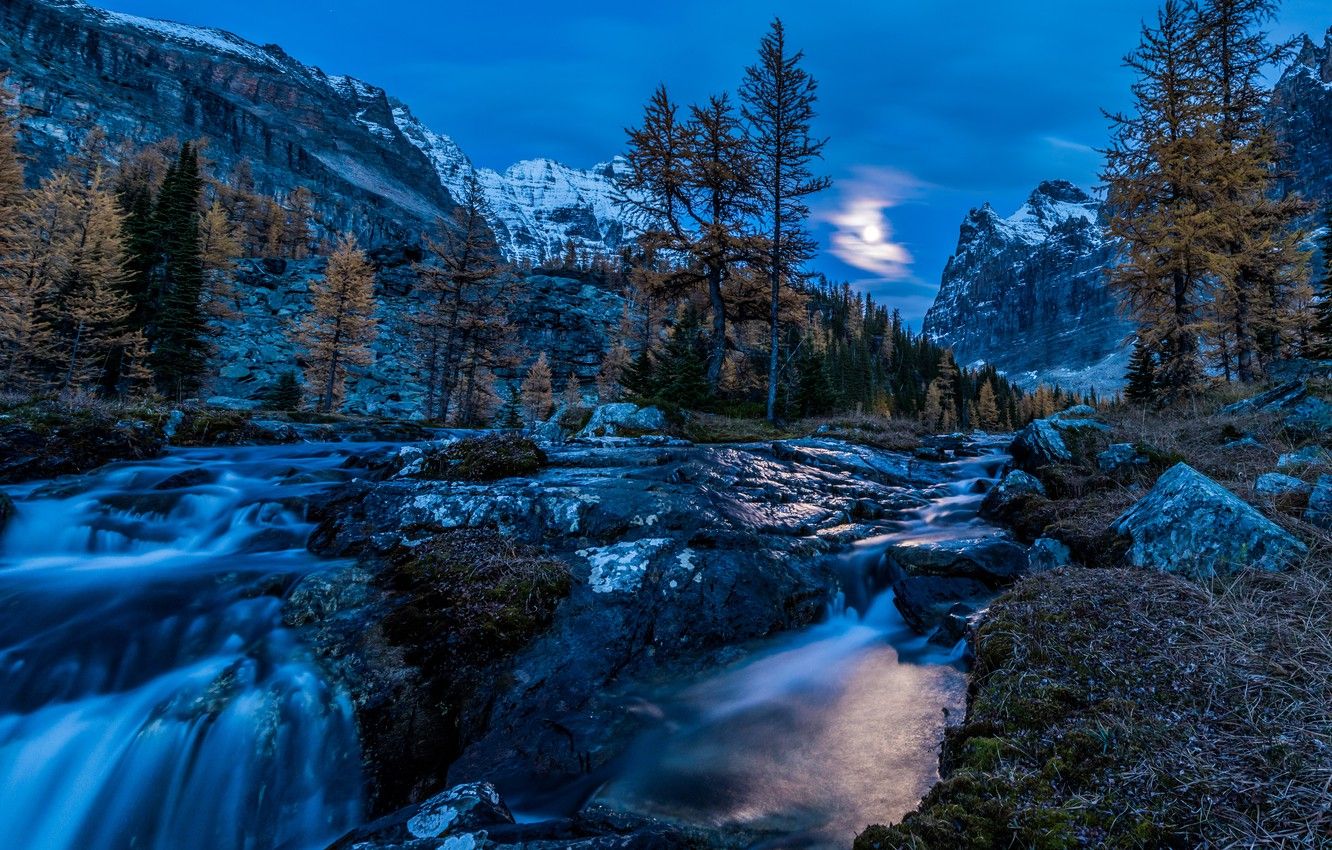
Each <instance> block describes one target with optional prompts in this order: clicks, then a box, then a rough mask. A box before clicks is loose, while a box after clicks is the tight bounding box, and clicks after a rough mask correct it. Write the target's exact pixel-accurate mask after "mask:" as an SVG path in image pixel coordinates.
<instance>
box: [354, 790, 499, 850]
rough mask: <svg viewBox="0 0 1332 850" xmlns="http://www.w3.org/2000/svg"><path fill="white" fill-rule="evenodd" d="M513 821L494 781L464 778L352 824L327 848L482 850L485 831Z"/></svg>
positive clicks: (485, 838) (361, 849) (486, 844)
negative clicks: (390, 811) (460, 782)
mask: <svg viewBox="0 0 1332 850" xmlns="http://www.w3.org/2000/svg"><path fill="white" fill-rule="evenodd" d="M513 823H514V818H513V813H512V812H510V811H509V807H508V806H507V805H505V804H504V801H503V800H502V799H500V795H499V792H498V791H496V790H495V786H493V785H491V784H490V783H488V782H470V783H466V784H463V785H457V786H455V787H453V788H450V789H449V790H447V791H444V792H443V793H440V794H436V795H435V796H434V797H431V798H430V799H429V800H426V801H425V802H423V803H420V804H418V805H415V806H410V807H408V808H406V809H403V810H401V811H398V812H395V813H393V814H391V815H388V816H386V817H384V818H381V819H379V820H377V821H374V822H373V823H369V824H366V825H365V826H362V827H358V828H357V829H354V830H352V831H351V832H350V833H348V834H347V835H345V836H343V837H342V839H341V840H339V841H338V842H336V843H335V844H334V845H333V846H332V847H331V848H330V849H329V850H482V848H485V847H489V846H493V845H492V844H491V842H489V840H488V835H487V830H493V829H497V828H499V829H503V828H505V827H508V826H511V825H512V824H513Z"/></svg>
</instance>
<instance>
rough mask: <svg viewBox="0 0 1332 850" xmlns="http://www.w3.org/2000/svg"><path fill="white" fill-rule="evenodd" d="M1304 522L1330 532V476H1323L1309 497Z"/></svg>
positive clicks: (1331, 523)
mask: <svg viewBox="0 0 1332 850" xmlns="http://www.w3.org/2000/svg"><path fill="white" fill-rule="evenodd" d="M1304 518H1305V520H1306V521H1308V522H1311V523H1313V524H1314V525H1316V526H1318V527H1319V528H1322V529H1326V530H1332V475H1323V476H1320V477H1319V479H1318V483H1317V484H1315V485H1314V489H1313V493H1312V494H1310V496H1309V507H1307V508H1305V510H1304Z"/></svg>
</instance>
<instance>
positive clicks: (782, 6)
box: [93, 0, 1332, 322]
mask: <svg viewBox="0 0 1332 850" xmlns="http://www.w3.org/2000/svg"><path fill="white" fill-rule="evenodd" d="M93 2H94V3H95V4H96V5H100V6H104V7H106V8H110V9H114V10H117V11H122V12H130V13H132V14H137V15H145V16H150V17H160V18H169V19H173V20H178V21H183V22H185V23H190V24H198V25H205V26H212V27H219V28H222V29H226V30H231V31H232V32H235V33H237V34H239V35H242V36H244V37H246V38H248V39H250V40H252V41H256V42H260V43H270V42H271V43H276V44H280V45H282V46H283V47H284V48H285V49H286V50H287V51H288V52H289V53H290V54H291V55H293V56H295V57H296V58H298V59H300V60H302V61H304V62H307V63H309V64H313V65H318V66H319V67H321V68H323V69H324V70H325V71H328V72H329V73H341V74H350V75H352V76H355V77H359V78H361V79H364V80H366V81H367V82H371V83H374V84H376V85H379V86H382V87H384V88H385V89H387V90H388V91H390V92H392V93H393V94H395V95H397V96H398V97H400V98H401V99H403V100H404V101H406V102H407V103H409V104H410V105H411V107H412V110H413V111H414V112H415V113H416V114H417V115H418V116H419V117H420V118H421V119H422V120H424V121H425V122H426V123H427V124H428V125H429V126H431V127H432V128H433V129H435V130H436V131H438V132H441V133H445V134H447V135H450V136H452V137H453V138H454V139H455V140H456V141H457V142H458V143H459V144H460V145H461V146H462V148H463V150H465V151H466V152H467V153H468V155H469V156H470V157H471V158H472V160H473V161H474V162H475V163H476V164H478V165H481V166H489V167H492V168H497V169H502V168H504V167H505V166H507V165H508V164H510V163H511V162H514V161H516V160H519V159H524V158H529V157H538V156H546V157H552V158H554V159H558V160H561V161H564V162H567V163H569V164H570V165H578V166H589V165H592V164H593V163H595V162H599V161H602V160H605V159H608V158H609V157H610V156H611V155H613V154H615V153H617V152H618V151H619V150H620V149H621V147H622V145H623V139H624V134H623V128H624V127H626V126H629V125H631V124H633V123H636V121H637V120H638V117H639V114H640V110H641V106H642V103H643V101H644V100H645V99H646V98H647V96H648V95H649V94H650V93H651V91H652V89H653V88H654V87H655V86H656V85H657V84H658V83H661V82H664V83H666V84H667V86H668V87H669V88H670V89H671V91H672V94H673V96H674V97H675V98H676V99H677V100H681V101H685V102H689V101H693V100H698V99H701V98H703V97H705V96H706V95H707V94H709V93H711V92H714V91H717V90H721V89H730V90H733V89H734V88H735V87H736V85H737V83H738V82H739V80H740V76H741V72H742V70H743V68H744V66H745V65H747V64H749V63H750V61H751V57H752V55H753V51H754V48H755V46H756V45H757V43H758V40H759V38H760V37H761V36H762V34H763V32H764V31H765V29H766V27H767V25H768V21H769V20H770V19H771V17H772V16H773V15H779V16H780V17H781V18H782V19H783V21H784V22H785V23H786V25H787V30H788V36H789V38H790V40H791V42H792V43H793V44H794V45H796V46H799V47H802V48H803V49H804V50H805V52H806V57H807V67H808V68H809V69H810V71H811V72H812V73H813V74H814V75H815V76H816V77H817V78H818V80H819V82H820V109H819V112H820V116H819V119H818V123H817V130H818V132H819V133H820V134H821V135H825V136H828V137H829V139H830V141H829V143H828V147H827V149H826V162H825V163H824V165H825V172H826V173H827V174H830V175H831V176H832V177H833V178H834V180H835V181H836V185H835V186H834V188H833V189H832V190H831V191H829V192H828V193H827V196H826V197H824V198H822V199H820V201H819V202H818V204H817V205H816V206H817V211H816V212H817V217H818V221H817V222H816V230H817V232H818V234H819V236H820V238H821V239H823V240H824V243H825V244H826V245H828V246H829V249H828V250H826V251H825V252H824V256H822V257H821V258H820V259H819V261H818V267H819V268H820V269H821V270H823V271H825V272H826V273H828V274H829V275H830V276H832V277H834V278H836V279H839V280H849V281H852V282H855V283H856V284H858V285H860V286H861V287H863V288H865V289H868V290H870V291H872V292H873V293H874V294H875V295H876V296H877V297H879V298H881V299H883V300H885V301H887V302H888V303H890V304H893V305H896V306H900V307H901V309H902V311H903V313H904V314H905V315H906V316H908V317H909V318H910V319H911V320H912V321H913V322H918V321H919V318H920V316H921V315H922V314H923V312H924V310H925V308H926V307H927V306H928V304H929V302H930V300H931V299H932V297H933V292H934V290H935V288H936V287H937V285H938V281H939V276H940V273H941V272H942V270H943V266H944V263H945V262H946V261H947V259H948V256H949V255H950V254H951V252H952V250H953V248H954V247H955V245H956V241H957V227H958V224H959V223H960V222H961V220H962V217H963V216H964V215H965V214H966V212H967V210H968V209H970V208H971V207H975V206H979V205H980V204H981V203H983V202H985V201H989V202H990V203H991V204H993V205H994V206H995V208H996V209H998V210H999V211H1000V212H1001V213H1002V214H1004V215H1007V214H1008V213H1010V212H1012V211H1013V210H1015V209H1017V207H1018V206H1020V205H1021V203H1022V202H1023V200H1025V198H1026V196H1027V195H1028V194H1029V193H1030V191H1031V189H1032V188H1034V187H1035V185H1036V184H1037V183H1039V182H1040V181H1041V180H1043V179H1050V178H1063V179H1068V180H1072V181H1074V182H1076V183H1078V184H1079V185H1082V186H1084V187H1088V188H1090V187H1092V186H1093V185H1094V184H1095V182H1096V174H1097V172H1098V169H1099V165H1100V157H1099V155H1098V154H1097V153H1096V151H1095V148H1097V147H1099V146H1102V145H1103V144H1104V142H1105V138H1106V129H1105V121H1104V120H1103V119H1102V117H1101V114H1100V111H1099V109H1100V107H1107V108H1112V109H1113V108H1119V107H1123V106H1124V105H1126V103H1127V97H1128V93H1127V87H1128V83H1129V76H1128V74H1127V73H1126V72H1125V71H1124V69H1123V68H1121V67H1120V59H1121V57H1122V56H1123V55H1124V54H1125V53H1126V52H1128V51H1129V50H1131V49H1132V48H1133V47H1134V45H1135V44H1136V43H1137V32H1138V28H1139V24H1140V22H1141V20H1142V19H1143V18H1145V17H1150V16H1153V15H1154V14H1155V11H1156V9H1157V7H1158V5H1159V3H1158V0H1083V2H1060V1H1059V0H1005V2H993V0H990V2H974V0H956V1H955V2H951V3H935V2H920V1H919V0H881V2H848V0H822V2H818V3H810V2H807V0H793V2H774V0H768V2H753V0H670V2H661V3H632V2H623V0H620V2H616V3H609V2H601V0H597V2H579V3H550V2H530V0H512V2H507V3H484V2H468V3H459V2H432V0H373V2H372V1H371V0H322V2H320V0H314V2H311V0H262V2H260V0H230V2H226V3H209V4H202V3H195V2H188V3H186V2H179V0H93ZM1329 25H1332V9H1329V7H1328V5H1327V2H1326V0H1286V2H1285V4H1284V7H1283V10H1282V14H1281V18H1280V20H1279V21H1278V22H1277V23H1276V25H1275V26H1274V30H1275V31H1276V32H1277V33H1278V34H1279V35H1282V36H1287V35H1294V34H1297V33H1302V32H1315V33H1322V32H1324V31H1325V30H1326V28H1327V27H1328V26H1329ZM1320 40H1321V39H1320ZM839 228H840V229H841V230H842V231H843V238H842V239H841V240H839V241H840V242H841V243H842V244H843V245H844V246H845V247H844V248H842V249H840V250H839V249H834V248H832V242H833V237H834V236H835V235H836V232H837V231H838V230H839ZM838 255H840V257H839V256H838Z"/></svg>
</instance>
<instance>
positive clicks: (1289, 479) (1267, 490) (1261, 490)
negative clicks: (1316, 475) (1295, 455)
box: [1253, 472, 1313, 498]
mask: <svg viewBox="0 0 1332 850" xmlns="http://www.w3.org/2000/svg"><path fill="white" fill-rule="evenodd" d="M1253 489H1254V490H1255V491H1257V493H1258V494H1259V495H1261V496H1271V497H1274V498H1275V497H1278V496H1290V495H1302V494H1306V493H1310V492H1313V485H1312V484H1309V483H1308V482H1305V481H1301V480H1300V479H1298V478H1295V477H1294V476H1291V475H1282V474H1281V473H1280V472H1268V473H1265V474H1263V475H1260V476H1258V480H1257V481H1256V482H1254V485H1253Z"/></svg>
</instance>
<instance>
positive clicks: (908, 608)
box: [884, 537, 1030, 634]
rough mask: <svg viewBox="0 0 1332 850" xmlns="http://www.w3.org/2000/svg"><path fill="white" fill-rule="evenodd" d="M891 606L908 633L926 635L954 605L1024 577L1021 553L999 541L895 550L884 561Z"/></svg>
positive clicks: (948, 542)
mask: <svg viewBox="0 0 1332 850" xmlns="http://www.w3.org/2000/svg"><path fill="white" fill-rule="evenodd" d="M884 561H885V563H886V564H887V565H888V570H889V577H890V579H891V582H892V588H893V594H894V596H893V602H894V604H895V605H896V607H897V610H898V611H899V612H901V614H902V618H903V619H904V620H906V622H907V625H909V626H910V627H911V628H912V629H913V630H915V631H916V632H918V633H920V634H929V633H930V632H931V630H932V629H934V628H935V627H936V626H938V625H939V624H940V623H942V622H943V621H944V618H945V617H946V616H947V615H948V612H949V609H950V608H951V607H952V606H953V604H954V603H957V602H975V601H978V600H982V599H985V598H987V597H988V596H990V595H993V594H994V592H995V591H997V590H999V589H1001V588H1003V587H1006V586H1008V585H1010V584H1012V583H1013V582H1014V581H1016V580H1017V579H1018V578H1019V577H1020V576H1022V575H1024V574H1026V573H1027V571H1028V570H1029V568H1030V563H1029V561H1028V557H1027V550H1026V549H1025V548H1024V547H1022V546H1019V545H1018V544H1016V543H1014V542H1012V541H1011V540H1005V539H1003V538H998V537H991V538H976V539H967V540H945V541H939V542H933V543H924V544H920V545H914V546H913V545H907V544H902V545H897V546H892V547H890V548H889V550H888V552H887V553H886V555H885V557H884Z"/></svg>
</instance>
